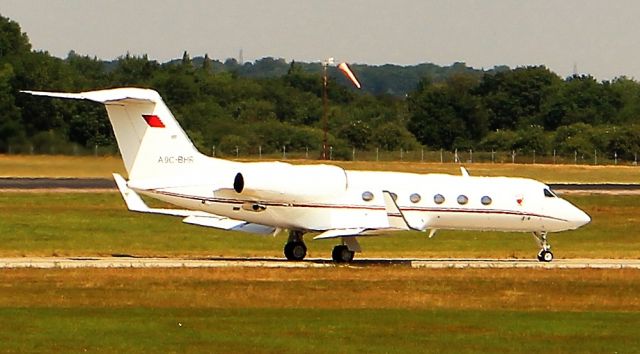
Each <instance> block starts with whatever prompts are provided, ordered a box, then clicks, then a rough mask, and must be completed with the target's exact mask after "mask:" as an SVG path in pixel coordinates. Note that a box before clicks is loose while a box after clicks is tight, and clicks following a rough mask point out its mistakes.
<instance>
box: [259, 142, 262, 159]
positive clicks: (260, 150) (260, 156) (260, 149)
mask: <svg viewBox="0 0 640 354" xmlns="http://www.w3.org/2000/svg"><path fill="white" fill-rule="evenodd" d="M258 158H259V159H261V160H262V145H258Z"/></svg>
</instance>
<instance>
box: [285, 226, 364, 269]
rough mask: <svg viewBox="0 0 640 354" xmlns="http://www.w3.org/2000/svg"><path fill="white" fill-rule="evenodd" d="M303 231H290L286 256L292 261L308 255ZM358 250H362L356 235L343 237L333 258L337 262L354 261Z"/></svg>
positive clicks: (333, 253) (332, 255) (334, 250)
mask: <svg viewBox="0 0 640 354" xmlns="http://www.w3.org/2000/svg"><path fill="white" fill-rule="evenodd" d="M303 236H304V233H303V232H302V231H296V230H293V231H289V239H288V240H287V243H286V244H285V245H284V256H285V257H287V259H288V260H290V261H301V260H303V259H304V257H305V256H306V255H307V246H306V245H305V244H304V240H303ZM356 252H361V248H360V244H359V243H358V241H357V240H356V238H355V237H342V244H341V245H337V246H335V247H334V248H333V252H331V258H332V259H333V261H334V262H336V263H349V262H351V261H353V257H354V255H355V253H356Z"/></svg>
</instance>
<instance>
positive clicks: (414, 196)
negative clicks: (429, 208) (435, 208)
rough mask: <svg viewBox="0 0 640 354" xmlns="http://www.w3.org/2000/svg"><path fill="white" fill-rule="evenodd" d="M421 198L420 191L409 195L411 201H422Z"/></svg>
mask: <svg viewBox="0 0 640 354" xmlns="http://www.w3.org/2000/svg"><path fill="white" fill-rule="evenodd" d="M420 199H422V198H421V197H420V194H418V193H413V194H412V195H410V196H409V200H410V201H411V203H417V202H419V201H420Z"/></svg>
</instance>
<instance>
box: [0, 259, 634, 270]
mask: <svg viewBox="0 0 640 354" xmlns="http://www.w3.org/2000/svg"><path fill="white" fill-rule="evenodd" d="M389 264H393V265H400V266H402V265H404V266H410V267H412V268H432V269H445V268H456V269H463V268H470V269H471V268H473V269H499V268H500V269H504V268H515V269H533V268H536V269H640V260H637V259H635V260H634V259H557V260H554V261H553V262H550V263H544V262H538V261H536V260H518V259H455V258H452V259H402V258H369V259H356V260H355V261H354V263H352V264H351V265H350V266H352V267H358V268H360V267H367V266H372V265H373V266H384V265H389ZM335 266H336V264H334V263H332V262H331V261H330V260H328V259H310V260H307V261H303V262H289V261H285V260H282V259H279V258H273V259H264V258H259V259H251V258H247V259H216V258H212V259H187V258H128V257H122V258H120V257H21V258H0V268H4V269H8V268H40V269H74V268H231V267H245V268H329V267H335ZM343 266H344V265H343Z"/></svg>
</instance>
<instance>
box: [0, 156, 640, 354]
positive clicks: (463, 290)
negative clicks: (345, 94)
mask: <svg viewBox="0 0 640 354" xmlns="http://www.w3.org/2000/svg"><path fill="white" fill-rule="evenodd" d="M21 159H22V160H21ZM343 165H344V166H345V167H346V168H352V169H381V168H390V169H395V170H401V171H413V172H450V173H458V171H457V168H458V166H457V165H453V164H445V165H440V164H428V165H427V164H424V165H423V164H408V163H384V164H382V163H381V164H372V163H359V162H352V163H343ZM34 166H37V167H35V168H34ZM121 166H122V165H121V161H120V160H119V159H115V158H93V157H53V158H52V157H38V156H35V157H31V156H28V157H20V158H19V159H16V157H14V156H12V157H10V158H6V159H5V157H2V156H0V171H2V172H1V174H2V175H5V176H7V175H18V176H54V177H61V176H66V177H108V176H109V174H110V173H111V172H112V171H116V172H121V173H122V172H123V171H122V167H121ZM468 167H469V170H470V171H471V173H472V174H505V175H521V176H533V177H536V178H538V179H542V180H545V181H548V182H551V181H555V182H559V181H560V182H570V181H582V180H588V181H590V182H605V181H607V182H636V181H637V180H640V178H638V177H640V175H639V172H638V171H640V170H638V169H637V168H633V167H607V168H598V167H588V166H542V165H535V166H531V165H515V166H514V165H495V166H493V165H480V164H473V165H469V166H468ZM567 198H568V199H569V200H571V201H572V202H573V203H575V204H576V205H578V206H579V207H580V208H582V209H584V210H585V211H586V212H587V213H589V214H590V215H591V217H592V219H593V221H592V223H591V224H589V225H588V226H586V227H584V228H581V229H579V230H577V231H573V232H564V233H559V234H553V235H551V236H550V240H551V242H552V245H553V247H554V254H555V256H556V257H557V258H574V257H598V258H640V228H638V227H637V225H638V222H639V221H640V196H615V195H571V196H568V197H567ZM284 242H285V235H279V236H277V237H276V238H271V237H260V236H253V235H248V234H242V233H231V232H224V231H217V230H213V229H208V228H201V227H196V226H190V225H185V224H182V223H181V222H180V218H171V217H166V216H154V215H143V214H136V213H130V212H128V211H126V208H125V206H124V203H123V202H122V200H121V198H120V196H119V194H117V193H115V192H104V193H93V192H91V193H59V192H27V193H24V192H19V193H17V192H1V193H0V256H51V255H61V256H94V255H112V254H132V255H139V256H176V255H180V256H205V257H206V256H226V257H234V256H240V257H242V256H260V257H270V256H273V257H282V246H283V245H284ZM361 244H362V246H363V249H364V253H362V254H359V255H357V257H386V256H391V257H499V258H504V257H517V258H533V257H534V256H535V254H536V253H537V251H538V249H537V246H536V244H535V242H534V241H533V238H532V237H531V236H530V235H528V234H518V233H491V232H487V233H477V232H446V231H444V232H439V233H438V235H436V237H434V238H433V239H427V238H426V235H425V234H423V233H398V234H393V235H390V236H386V237H379V238H370V239H369V238H364V239H362V240H361ZM307 245H308V246H309V256H310V257H329V255H330V252H331V249H332V247H333V245H334V243H332V242H330V241H311V240H308V242H307ZM639 327H640V272H639V271H635V270H530V269H519V270H518V269H486V270H474V269H444V270H432V269H431V270H427V269H408V268H401V267H367V268H351V267H336V268H330V269H244V268H228V269H76V270H61V269H57V270H39V269H3V270H0V352H9V353H28V352H34V353H60V352H105V353H107V352H108V353H111V352H127V353H130V352H154V353H155V352H181V353H182V352H203V353H210V352H229V353H230V352H233V353H236V352H252V353H299V352H318V353H329V352H331V353H334V352H339V353H342V352H372V353H404V352H421V353H422V352H432V353H476V352H483V353H484V352H491V353H524V352H526V353H530V352H534V351H535V352H541V351H544V352H551V353H556V352H557V353H567V352H571V353H606V352H611V353H614V352H617V353H625V352H640V337H639V336H638V328H639Z"/></svg>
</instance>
